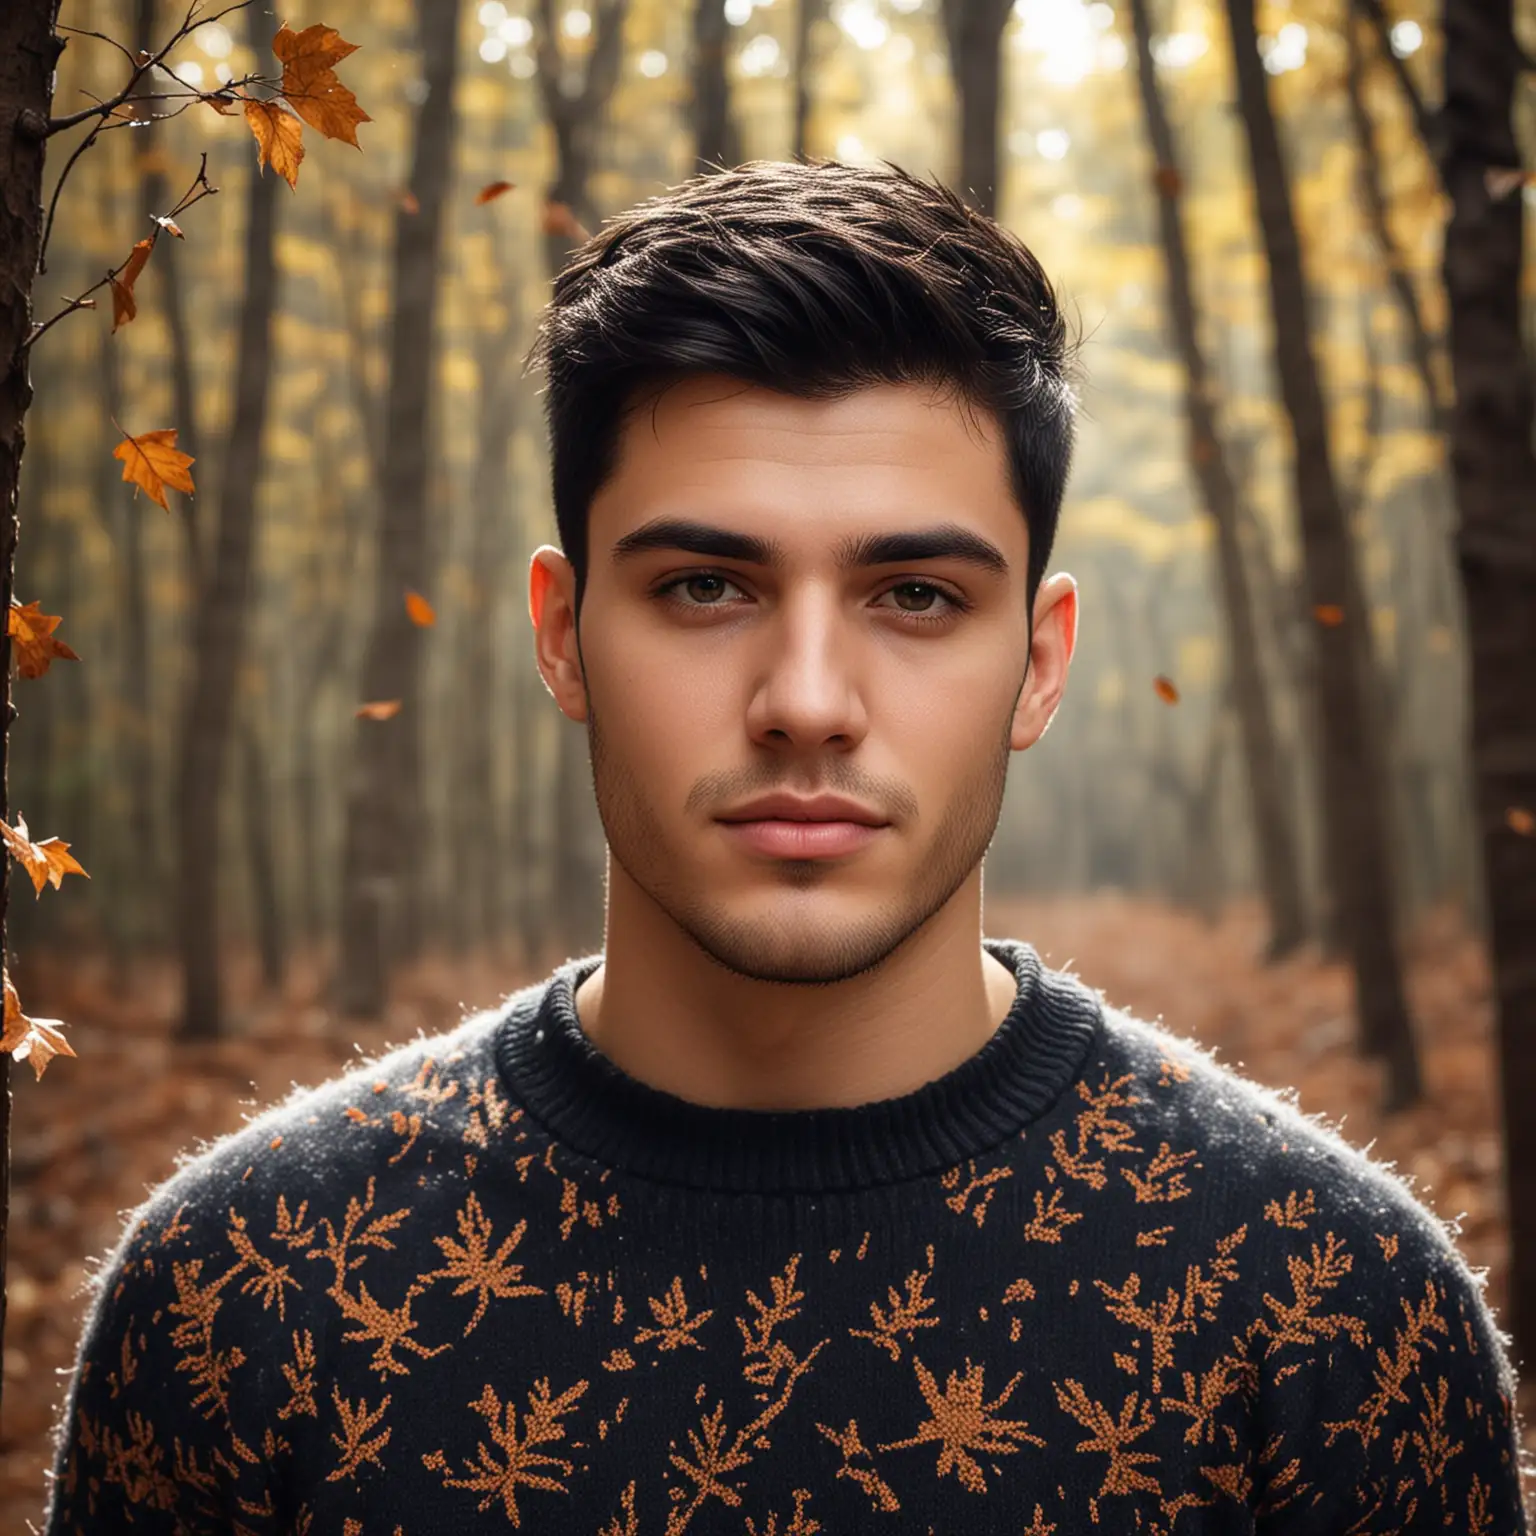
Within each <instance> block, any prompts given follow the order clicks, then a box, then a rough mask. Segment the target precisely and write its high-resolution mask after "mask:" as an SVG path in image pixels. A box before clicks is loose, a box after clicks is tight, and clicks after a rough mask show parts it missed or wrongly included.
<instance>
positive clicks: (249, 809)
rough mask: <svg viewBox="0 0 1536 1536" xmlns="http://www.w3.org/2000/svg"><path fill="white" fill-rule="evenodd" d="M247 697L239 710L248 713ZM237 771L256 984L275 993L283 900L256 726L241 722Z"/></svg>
mask: <svg viewBox="0 0 1536 1536" xmlns="http://www.w3.org/2000/svg"><path fill="white" fill-rule="evenodd" d="M251 707H252V706H251V702H250V700H249V699H247V700H245V701H244V702H243V704H242V706H241V708H242V711H247V710H249V709H251ZM240 768H241V775H240V776H241V779H242V780H243V783H242V789H243V793H242V794H241V796H240V820H241V823H242V825H243V829H244V832H245V858H246V864H247V866H248V868H249V870H250V876H251V914H252V916H253V917H254V919H255V925H256V948H257V953H258V954H259V955H260V956H261V981H262V985H263V986H264V987H266V988H267V989H268V990H269V991H273V992H276V991H277V990H278V989H279V988H281V986H282V984H283V976H284V973H285V972H286V970H287V968H288V967H287V951H286V946H285V944H284V940H283V916H282V900H281V896H280V893H279V889H278V879H277V852H276V846H275V841H276V840H275V838H274V836H273V832H274V828H273V826H272V810H271V795H270V792H269V788H268V773H267V754H266V749H265V745H264V743H263V741H262V736H261V732H260V730H259V729H258V727H257V725H256V722H255V721H253V720H250V719H245V718H242V720H241V722H240Z"/></svg>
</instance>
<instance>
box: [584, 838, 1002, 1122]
mask: <svg viewBox="0 0 1536 1536" xmlns="http://www.w3.org/2000/svg"><path fill="white" fill-rule="evenodd" d="M608 893H609V894H608V922H607V933H606V938H605V943H604V952H603V963H602V965H600V966H599V967H598V968H597V970H596V971H594V972H593V974H592V975H591V976H590V977H588V978H587V980H586V981H585V982H584V983H583V984H582V985H581V986H580V987H579V988H578V989H577V992H576V1009H577V1015H578V1017H579V1019H580V1021H581V1029H582V1032H583V1034H585V1035H586V1037H587V1039H588V1040H590V1041H591V1043H592V1044H593V1045H594V1046H595V1047H596V1048H597V1049H598V1050H599V1051H601V1052H602V1053H603V1055H605V1056H606V1057H607V1058H608V1059H609V1060H610V1061H611V1062H613V1063H614V1065H615V1066H617V1067H619V1068H621V1069H622V1070H623V1071H625V1072H627V1073H628V1074H629V1075H630V1076H631V1077H634V1078H636V1079H638V1080H639V1081H640V1082H642V1083H645V1084H647V1085H649V1086H650V1087H652V1088H657V1089H661V1090H662V1091H664V1092H667V1093H671V1094H674V1095H676V1096H677V1097H679V1098H682V1099H686V1100H689V1101H690V1102H692V1103H695V1104H704V1105H712V1106H716V1107H719V1108H739V1109H779V1110H795V1109H821V1108H832V1107H838V1106H853V1105H859V1104H868V1103H873V1102H875V1101H877V1100H880V1099H887V1098H896V1097H899V1096H900V1095H902V1094H905V1093H910V1092H912V1091H913V1090H914V1089H917V1088H920V1087H921V1086H922V1085H923V1084H924V1083H928V1082H931V1081H933V1080H934V1079H935V1078H938V1077H941V1076H943V1074H944V1073H946V1072H948V1071H950V1070H951V1069H952V1068H954V1067H956V1066H958V1065H959V1064H960V1063H961V1062H962V1061H964V1060H966V1059H967V1058H968V1057H970V1056H972V1055H974V1054H975V1053H976V1052H977V1051H978V1050H980V1049H981V1047H982V1046H983V1045H984V1044H985V1043H986V1042H987V1040H988V1039H990V1038H991V1036H992V1034H993V1032H994V1031H995V1030H996V1029H997V1027H998V1025H999V1024H1000V1023H1001V1022H1002V1020H1003V1017H1004V1015H1005V1014H1006V1013H1007V1012H1008V1009H1009V1008H1010V1007H1011V1006H1012V1003H1013V999H1014V995H1015V990H1016V986H1015V981H1014V978H1013V976H1012V975H1011V974H1010V973H1009V971H1008V969H1007V967H1006V966H1004V965H1002V964H1000V963H999V962H998V961H997V960H995V959H993V958H992V956H990V955H988V954H987V953H986V952H985V950H983V949H982V947H981V871H980V869H979V868H978V869H977V870H975V871H973V872H972V874H971V876H970V878H969V879H968V880H967V881H966V883H965V884H964V885H963V886H961V888H960V889H959V890H957V891H956V892H955V894H954V895H953V896H952V897H951V898H950V900H949V901H948V902H947V903H946V904H945V905H944V906H943V907H942V908H941V909H940V910H939V911H938V912H936V913H935V914H934V915H933V917H931V918H930V919H929V920H928V922H926V923H925V924H924V925H923V926H922V927H921V928H920V929H918V930H917V931H916V932H914V933H913V934H911V935H910V936H909V937H908V938H907V939H906V941H905V942H904V943H902V944H901V945H900V947H899V948H898V949H896V950H895V951H894V952H893V953H892V954H890V955H889V956H888V957H887V958H886V959H885V960H884V961H883V962H882V963H881V964H880V965H878V966H876V967H874V968H873V969H872V970H870V971H866V972H864V973H863V974H862V975H859V976H854V977H850V978H849V979H848V980H846V981H839V982H831V983H827V984H825V985H799V984H786V983H782V982H764V981H757V980H754V979H752V978H750V977H746V976H740V975H737V974H736V973H734V972H731V971H728V970H727V969H726V968H725V967H723V966H721V965H719V964H718V963H716V962H715V961H714V960H711V959H710V958H709V957H708V956H707V955H705V954H704V952H703V951H702V950H701V949H699V947H698V946H697V945H696V944H695V943H694V942H693V940H692V939H690V938H689V937H688V935H687V934H685V933H684V932H683V931H682V930H681V929H680V928H679V927H678V926H677V924H676V923H675V922H673V920H672V919H671V918H670V917H669V916H668V915H667V914H666V913H665V912H664V911H662V909H661V908H659V907H658V906H657V905H656V904H655V903H654V902H653V901H652V900H651V899H650V898H649V897H648V896H647V895H646V894H645V892H644V891H642V890H641V889H640V888H639V887H637V886H636V885H634V883H633V882H632V881H630V880H629V878H628V876H627V875H625V874H624V872H623V870H622V869H621V868H620V867H619V866H618V865H617V864H616V863H614V862H612V861H610V868H609V881H608Z"/></svg>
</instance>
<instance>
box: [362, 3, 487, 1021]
mask: <svg viewBox="0 0 1536 1536" xmlns="http://www.w3.org/2000/svg"><path fill="white" fill-rule="evenodd" d="M459 12H460V4H459V0H418V7H417V17H418V23H419V27H420V39H421V53H422V71H423V77H424V80H425V84H426V87H427V98H426V101H425V102H424V103H423V104H422V106H421V109H420V112H419V114H418V116H417V119H416V142H415V149H414V151H413V155H412V162H411V178H410V190H411V194H412V196H413V197H414V198H415V203H416V211H414V212H407V211H406V210H405V208H403V207H402V208H401V209H399V210H398V211H397V213H396V215H395V255H394V278H393V285H392V287H393V293H394V314H393V318H392V321H391V328H390V348H389V395H388V399H387V401H386V404H385V433H384V445H383V451H384V460H383V484H382V485H381V486H380V501H381V514H380V518H379V528H378V565H377V571H378V575H377V580H376V584H375V591H374V615H373V628H372V632H371V634H370V637H369V642H368V650H367V653H366V655H365V657H364V661H363V682H362V689H363V699H364V701H370V700H380V699H399V700H400V712H399V713H398V714H397V715H396V716H395V717H394V718H393V719H391V720H383V721H380V720H367V719H362V720H359V721H358V722H357V731H356V734H355V736H354V741H353V756H352V772H351V778H350V781H349V783H348V786H347V791H348V792H347V819H346V834H345V845H344V848H343V853H342V869H343V874H342V909H341V966H340V971H339V974H338V977H337V989H336V990H337V1000H338V1002H339V1004H340V1006H341V1008H342V1009H343V1010H344V1011H345V1012H346V1013H348V1014H351V1015H354V1016H365V1017H377V1016H378V1015H379V1014H380V1013H381V1012H382V1010H383V1007H384V1002H385V995H386V991H387V985H388V961H387V958H386V957H389V958H398V957H399V956H401V955H402V954H406V953H410V952H411V950H412V949H413V948H414V946H415V944H416V942H417V940H418V936H419V935H418V927H419V925H418V924H417V922H416V920H415V919H416V913H417V902H416V900H415V893H416V891H417V889H418V887H419V884H420V882H421V880H422V878H423V873H424V872H423V871H422V869H421V868H420V861H419V857H418V855H419V851H420V846H421V842H420V820H421V804H422V795H421V734H420V733H421V643H422V632H421V631H420V630H418V629H417V628H416V626H415V625H414V624H413V623H412V622H411V619H410V616H409V614H408V613H407V611H406V607H405V594H406V591H407V589H408V588H415V589H417V590H423V589H425V588H427V587H429V586H430V585H431V580H430V572H429V571H428V569H427V557H428V550H427V500H428V484H429V478H430V476H429V467H428V466H429V460H430V457H431V433H430V430H429V427H430V406H431V397H432V386H433V380H434V366H433V363H434V359H435V357H436V355H437V353H436V346H435V329H436V321H437V308H438V298H439V293H438V289H439V278H440V267H441V257H442V249H441V248H442V239H441V236H442V227H443V217H444V209H445V206H446V203H447V197H448V189H449V182H450V173H451V169H452V160H453V144H454V138H455V135H456V133H457V130H458V121H457V117H456V115H455V111H454V100H453V96H454V86H455V83H456V81H457V78H458V60H459V47H458V41H459Z"/></svg>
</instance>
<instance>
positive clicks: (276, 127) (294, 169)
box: [245, 101, 304, 187]
mask: <svg viewBox="0 0 1536 1536" xmlns="http://www.w3.org/2000/svg"><path fill="white" fill-rule="evenodd" d="M245 120H246V122H247V123H248V124H249V125H250V130H251V132H252V133H254V134H255V135H256V165H257V168H258V169H260V168H261V167H262V166H264V165H270V166H271V167H272V169H273V170H274V171H276V172H277V174H278V175H279V176H281V177H282V178H283V180H284V181H286V182H287V183H288V185H289V186H290V187H292V186H296V185H297V183H298V180H299V161H301V160H302V159H303V158H304V124H303V123H301V122H300V121H299V120H298V118H296V117H295V116H294V115H293V113H292V112H285V111H283V109H282V108H281V107H280V106H278V104H277V103H276V102H275V101H248V102H246V104H245Z"/></svg>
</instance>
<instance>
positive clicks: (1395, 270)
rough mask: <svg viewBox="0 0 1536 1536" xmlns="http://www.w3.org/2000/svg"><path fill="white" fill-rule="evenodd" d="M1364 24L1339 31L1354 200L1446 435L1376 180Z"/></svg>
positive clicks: (1430, 356) (1426, 340)
mask: <svg viewBox="0 0 1536 1536" xmlns="http://www.w3.org/2000/svg"><path fill="white" fill-rule="evenodd" d="M1365 25H1366V24H1365V23H1363V22H1362V21H1361V20H1360V19H1359V18H1358V17H1356V16H1353V15H1346V17H1345V18H1344V32H1345V37H1346V40H1347V43H1348V46H1349V62H1348V65H1347V67H1346V69H1345V73H1344V87H1345V97H1346V99H1347V100H1348V103H1349V118H1350V122H1351V124H1352V125H1353V128H1354V134H1355V152H1356V153H1357V154H1358V155H1359V157H1360V176H1359V185H1360V194H1361V196H1360V201H1361V203H1362V204H1363V205H1364V208H1365V213H1366V217H1367V219H1368V220H1369V222H1370V226H1371V233H1372V235H1373V236H1374V237H1375V240H1376V244H1377V245H1378V246H1379V247H1380V248H1381V255H1382V260H1383V261H1384V262H1385V263H1386V267H1387V282H1388V284H1389V285H1390V287H1391V289H1392V294H1393V297H1394V298H1395V299H1396V300H1397V304H1398V308H1399V309H1401V310H1402V312H1403V319H1404V321H1405V322H1406V323H1407V326H1408V348H1409V354H1410V355H1411V356H1412V358H1413V366H1414V369H1415V370H1416V371H1417V373H1418V375H1419V382H1420V384H1421V385H1422V386H1423V389H1424V398H1425V401H1426V402H1427V403H1428V406H1429V414H1430V420H1431V421H1432V422H1433V423H1434V426H1435V430H1436V431H1437V432H1440V433H1442V434H1446V435H1448V434H1449V432H1450V425H1451V420H1450V412H1449V411H1448V410H1447V409H1446V408H1445V405H1444V403H1443V402H1442V400H1441V398H1440V385H1439V381H1438V380H1437V379H1436V377H1435V352H1436V343H1435V340H1434V338H1433V337H1432V336H1431V335H1430V334H1429V326H1428V325H1427V324H1426V322H1425V320H1424V310H1423V306H1422V305H1421V304H1420V303H1419V295H1418V290H1417V289H1416V288H1415V287H1414V286H1413V274H1412V273H1411V272H1410V271H1409V270H1408V267H1407V264H1406V262H1404V260H1403V253H1402V250H1401V248H1400V247H1399V246H1398V243H1397V240H1396V238H1395V237H1394V236H1393V234H1392V220H1391V215H1390V212H1389V209H1388V206H1387V194H1386V190H1385V186H1384V183H1383V179H1382V170H1381V156H1380V155H1379V154H1378V153H1377V150H1376V133H1375V129H1374V127H1373V125H1372V123H1371V115H1370V113H1369V112H1368V111H1367V110H1366V105H1365V85H1364V77H1365V57H1364V50H1363V48H1362V46H1361V32H1362V28H1363V27H1364V26H1365Z"/></svg>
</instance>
